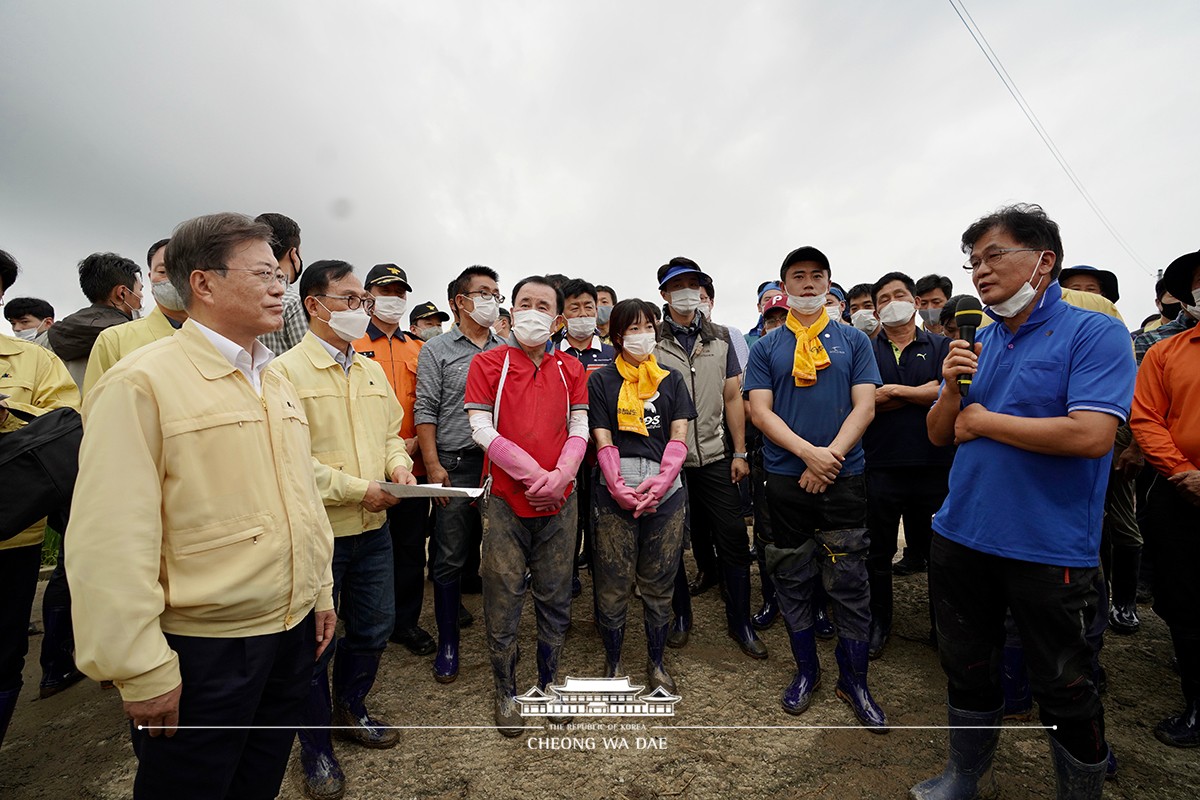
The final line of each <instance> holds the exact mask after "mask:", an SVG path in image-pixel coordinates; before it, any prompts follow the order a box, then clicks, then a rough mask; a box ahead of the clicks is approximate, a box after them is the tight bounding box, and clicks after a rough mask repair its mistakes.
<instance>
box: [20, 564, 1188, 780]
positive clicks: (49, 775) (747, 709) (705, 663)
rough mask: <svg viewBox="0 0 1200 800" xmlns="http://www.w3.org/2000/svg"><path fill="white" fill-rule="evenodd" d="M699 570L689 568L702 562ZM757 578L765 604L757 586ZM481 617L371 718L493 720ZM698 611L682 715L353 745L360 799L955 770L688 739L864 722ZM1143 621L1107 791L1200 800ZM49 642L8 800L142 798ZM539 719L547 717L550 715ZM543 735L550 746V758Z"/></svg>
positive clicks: (758, 740) (703, 605) (1029, 743)
mask: <svg viewBox="0 0 1200 800" xmlns="http://www.w3.org/2000/svg"><path fill="white" fill-rule="evenodd" d="M688 564H689V570H690V569H691V568H692V567H691V561H690V556H689V559H688ZM755 581H756V584H755V597H756V598H757V596H758V595H757V577H756V578H755ZM925 590H926V581H925V575H924V574H920V575H915V576H911V577H905V578H897V579H896V600H897V619H896V630H895V636H894V637H893V640H892V643H891V644H890V645H889V647H888V649H887V651H886V652H885V653H884V656H883V658H882V659H880V660H879V661H875V662H872V665H871V673H870V682H871V685H872V687H873V691H874V693H875V697H876V699H877V700H878V701H879V703H880V705H881V706H882V707H883V708H884V710H885V711H886V712H887V715H888V719H889V721H890V722H891V723H892V724H894V725H897V726H902V725H942V724H945V711H944V706H943V701H944V696H945V684H944V678H943V675H942V672H941V669H940V667H939V666H938V662H937V657H936V653H935V652H934V651H933V650H932V649H931V648H930V647H929V646H928V645H927V644H925V643H924V639H925V636H926V632H927V627H928V625H927V622H926V616H925V610H924V607H923V605H922V604H923V602H924V596H925ZM590 591H591V586H590V583H589V581H588V578H587V577H586V575H585V576H584V594H583V595H582V596H581V597H580V598H579V599H577V600H576V601H575V603H574V606H573V609H572V622H573V624H572V628H571V632H570V634H569V636H568V639H567V644H566V647H565V648H564V652H563V658H562V674H566V675H572V676H576V677H594V676H599V675H602V674H603V673H602V666H603V655H602V653H603V651H602V648H601V645H600V640H599V637H598V636H597V634H596V633H595V630H594V628H593V625H592V621H593V620H592V608H591V602H590V599H589V598H590ZM39 604H40V597H39ZM466 604H467V607H468V608H469V609H470V610H471V611H472V612H474V613H475V615H476V618H477V619H478V620H479V621H478V622H477V623H476V624H475V625H474V626H472V627H470V628H467V629H465V630H464V631H463V640H462V664H461V671H460V674H459V678H458V680H457V681H456V682H455V683H453V684H450V685H441V684H438V683H435V682H434V680H433V676H432V671H431V657H423V658H418V657H416V656H413V655H411V654H409V653H408V651H406V650H404V649H403V648H401V647H398V646H392V647H390V648H389V650H388V652H387V653H386V654H385V655H384V659H383V666H382V669H381V672H380V679H379V682H378V683H377V684H376V688H375V691H374V692H373V694H372V701H371V708H372V709H373V711H374V712H375V713H376V714H377V715H379V716H382V717H384V718H386V719H387V720H389V721H390V722H392V724H395V725H414V726H448V725H464V726H469V725H489V724H491V720H492V679H491V674H490V668H489V666H488V661H487V658H486V650H485V644H484V639H483V635H484V634H483V626H482V618H481V616H480V597H479V596H478V595H473V596H467V597H466ZM425 609H426V610H425V614H424V617H423V620H422V624H423V625H424V627H426V628H427V629H429V630H430V631H433V629H434V625H433V619H432V598H431V596H430V595H429V594H428V593H427V595H426V606H425ZM695 610H696V615H697V625H696V629H695V631H694V633H693V636H692V640H691V642H690V643H689V644H688V645H687V647H686V648H684V649H683V650H672V651H668V652H669V655H668V668H669V669H670V670H671V672H672V673H673V674H674V676H675V678H676V681H677V682H678V684H679V694H680V696H681V697H682V700H681V701H680V702H679V704H678V705H677V706H676V714H675V716H674V717H673V718H665V719H662V720H661V721H659V720H658V719H656V718H635V719H626V720H618V719H617V718H613V717H608V718H601V719H592V720H584V719H582V718H581V719H579V720H578V722H599V723H602V724H605V725H608V724H614V725H617V724H622V723H624V724H632V725H635V726H639V727H636V728H634V729H629V730H615V731H607V730H606V731H601V732H597V731H593V730H580V729H575V730H567V731H561V730H560V731H550V730H549V729H546V730H530V731H529V732H528V734H527V735H526V736H522V737H521V738H518V739H506V738H504V737H502V736H500V735H499V734H498V733H496V732H495V731H493V730H434V729H418V730H406V731H403V732H402V740H401V744H400V746H399V747H397V748H396V749H394V750H384V751H370V750H364V749H361V748H357V747H354V746H351V745H348V744H340V745H339V746H338V754H339V757H340V759H341V763H342V766H343V768H344V769H345V771H346V774H347V776H348V779H349V790H348V791H347V794H346V796H347V798H393V797H395V798H409V797H412V798H439V799H443V798H445V799H448V798H476V797H480V798H543V797H545V798H558V797H571V798H593V797H595V798H602V797H603V798H608V797H613V798H629V799H630V800H643V799H645V800H649V798H718V797H720V798H726V797H735V796H740V797H744V798H758V797H773V798H822V797H830V798H832V797H836V798H883V797H896V798H899V797H904V796H905V794H906V790H907V788H908V787H909V786H911V785H912V784H914V783H916V782H918V781H920V780H922V779H924V778H926V777H928V776H930V775H931V774H933V773H935V772H937V771H940V769H941V765H942V763H943V762H944V760H945V755H946V734H945V731H940V730H905V729H899V728H898V729H895V730H893V731H892V732H891V733H890V734H888V735H886V736H879V735H874V734H870V733H867V732H865V731H863V730H861V729H842V730H838V729H829V730H805V729H801V728H792V729H782V730H780V729H736V728H726V729H712V730H685V729H680V728H679V726H696V725H706V726H797V725H846V726H848V725H853V724H854V721H855V720H854V716H853V715H852V713H851V712H850V710H849V709H848V708H847V707H846V706H845V705H844V704H843V703H842V702H841V701H839V700H838V699H837V698H836V697H835V696H834V692H833V686H834V682H835V679H836V666H835V665H834V663H833V647H834V642H832V641H829V642H821V643H820V647H819V650H820V655H821V660H822V665H823V666H824V668H825V680H824V683H823V685H822V687H821V688H820V689H819V690H818V693H817V696H816V699H815V700H814V702H813V705H812V707H811V708H810V709H809V710H808V712H807V713H805V714H804V715H803V716H801V717H791V716H789V715H787V714H785V713H784V712H783V711H782V710H781V709H780V707H779V694H780V692H781V690H782V688H783V687H784V686H785V685H786V684H787V682H788V681H789V680H790V679H791V675H792V672H793V667H792V660H791V657H790V653H789V651H788V645H787V634H786V632H785V630H784V628H783V624H782V622H778V623H776V625H775V626H774V627H772V628H771V629H770V630H768V631H767V632H766V633H765V638H766V641H767V645H768V647H769V648H770V653H771V655H770V658H769V659H767V660H766V661H753V660H751V659H749V658H747V657H745V656H743V655H742V654H741V652H740V651H739V650H738V648H737V646H736V645H734V643H733V642H732V641H730V640H729V639H728V638H727V637H726V635H725V632H724V611H723V606H722V604H721V601H720V597H719V595H718V592H717V591H716V590H715V589H713V590H710V591H709V592H707V593H706V594H704V595H703V596H701V597H699V598H696V602H695ZM36 613H37V612H36V611H35V614H36ZM632 617H633V612H632V611H631V618H632ZM531 618H532V608H531V607H529V606H528V605H527V607H526V613H525V616H524V621H523V632H522V648H523V651H524V652H525V653H526V654H528V655H527V656H523V657H522V662H521V664H520V666H519V676H520V678H519V681H518V685H519V686H520V687H528V686H531V685H533V683H534V681H535V679H536V669H535V666H534V661H533V657H532V653H533V651H534V630H533V625H532V619H531ZM1142 620H1143V626H1142V630H1141V632H1139V633H1138V634H1137V635H1135V636H1131V637H1121V636H1114V635H1109V636H1108V637H1107V642H1106V646H1105V650H1104V656H1103V662H1104V664H1105V666H1106V667H1107V669H1108V674H1109V689H1108V693H1107V695H1106V696H1105V698H1104V700H1105V708H1106V711H1107V720H1108V737H1109V741H1110V742H1111V743H1112V745H1113V746H1114V748H1115V749H1116V752H1117V754H1118V756H1119V758H1120V772H1119V779H1118V780H1117V781H1116V782H1110V783H1109V784H1108V786H1107V787H1106V789H1105V797H1106V798H1195V797H1198V796H1200V751H1198V750H1177V749H1172V748H1169V747H1166V746H1164V745H1162V744H1159V742H1158V741H1157V740H1155V739H1154V737H1153V735H1152V732H1151V731H1152V728H1153V725H1154V724H1155V723H1156V722H1157V721H1158V720H1159V719H1161V718H1162V717H1163V716H1165V715H1166V714H1167V713H1168V712H1172V711H1176V710H1177V709H1178V707H1180V706H1181V704H1182V700H1181V696H1180V692H1179V681H1178V678H1177V677H1176V675H1175V674H1174V673H1173V672H1172V671H1171V670H1170V668H1169V666H1168V658H1169V656H1170V644H1169V639H1168V635H1167V631H1166V628H1165V626H1164V625H1163V624H1162V622H1161V620H1159V619H1158V618H1157V617H1155V616H1154V614H1153V613H1152V612H1150V611H1149V610H1145V609H1144V610H1143V615H1142ZM635 628H637V629H636V630H635ZM644 642H645V639H644V636H643V634H642V632H641V630H640V624H637V625H633V624H631V625H630V632H629V634H628V637H627V639H626V650H625V652H626V664H627V665H628V667H629V668H630V669H631V672H632V673H633V674H632V678H633V683H635V684H638V683H641V682H644V681H643V679H644V673H643V672H642V670H641V666H642V662H643V653H644ZM40 644H41V638H40V637H34V638H33V639H32V642H31V648H32V656H33V657H32V658H31V660H30V661H29V662H28V663H27V666H26V670H25V691H24V693H23V695H22V697H21V701H20V704H19V706H18V708H17V711H16V715H15V718H14V720H13V723H12V727H11V728H10V730H9V732H8V738H7V741H6V742H5V744H4V747H3V750H2V751H0V797H3V798H11V800H32V799H33V798H54V799H55V800H58V799H59V798H126V797H129V796H130V794H131V786H132V777H133V773H134V769H135V767H136V761H135V759H134V756H133V751H132V749H131V747H130V744H129V736H128V730H127V727H126V723H125V720H124V719H123V718H122V715H121V704H120V699H119V697H118V695H117V694H116V692H115V691H112V690H109V691H102V690H101V689H100V688H99V686H98V685H97V684H95V683H92V682H90V681H88V682H84V683H81V684H79V685H78V686H76V687H74V688H72V689H70V690H69V691H67V692H64V693H63V694H60V695H58V696H56V697H52V698H49V699H47V700H36V699H35V698H36V696H37V672H36V654H37V652H38V648H39V647H40ZM531 723H532V724H535V725H543V724H544V723H545V721H544V720H542V719H540V718H535V719H532V720H531ZM642 725H644V726H645V728H642V727H640V726H642ZM660 725H661V726H663V727H659V726H660ZM673 728H674V729H673ZM589 736H590V737H593V740H594V742H595V749H594V750H586V749H585V750H546V749H537V748H536V739H537V738H553V739H561V738H564V737H566V738H575V739H586V738H587V737H589ZM530 737H534V739H535V742H534V745H535V746H534V747H531V746H530V743H529V741H528V740H529V738H530ZM602 737H608V738H612V739H621V740H624V741H625V742H627V745H628V749H619V750H608V749H605V748H604V746H603V741H602ZM639 739H640V740H642V741H641V742H640V743H641V744H643V745H645V744H646V743H647V741H648V740H650V739H658V740H659V741H661V743H663V744H664V745H665V746H663V747H661V748H654V749H650V748H643V749H639V747H638V745H639ZM295 761H296V758H295V753H293V764H292V765H291V767H290V768H289V773H288V777H287V779H286V780H285V783H284V788H283V792H282V795H281V796H282V797H284V798H288V800H293V799H294V798H300V797H302V795H301V793H300V790H299V788H298V784H297V782H296V769H295V768H296V763H295ZM996 768H997V775H998V778H999V782H1000V795H999V796H1000V797H1001V798H1007V799H1008V800H1019V799H1020V798H1033V797H1039V798H1044V797H1053V796H1054V786H1053V775H1052V767H1051V764H1050V758H1049V751H1048V745H1047V743H1046V740H1045V735H1044V734H1043V733H1042V732H1041V731H1040V730H1037V729H1036V728H1025V729H1020V728H1013V729H1010V730H1006V731H1005V732H1004V734H1003V736H1002V737H1001V743H1000V748H999V751H998V754H997V762H996Z"/></svg>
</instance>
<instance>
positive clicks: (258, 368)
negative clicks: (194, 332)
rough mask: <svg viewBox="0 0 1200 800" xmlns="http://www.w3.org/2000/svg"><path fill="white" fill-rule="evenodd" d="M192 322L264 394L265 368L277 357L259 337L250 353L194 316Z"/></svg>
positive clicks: (257, 390) (255, 388) (256, 389)
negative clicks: (263, 376) (202, 323)
mask: <svg viewBox="0 0 1200 800" xmlns="http://www.w3.org/2000/svg"><path fill="white" fill-rule="evenodd" d="M192 324H193V325H195V326H196V327H197V328H199V329H200V332H201V333H203V334H204V338H206V339H208V340H209V341H210V342H212V345H213V347H215V348H217V352H219V353H220V354H221V355H223V356H225V358H226V359H227V360H228V361H229V363H230V364H232V365H233V368H234V369H236V370H237V371H238V372H240V373H242V374H243V375H245V376H246V380H248V381H250V385H251V386H253V387H254V391H256V392H258V393H259V394H262V374H263V370H265V369H266V368H267V365H268V364H270V363H271V359H273V358H274V357H275V354H274V353H272V352H271V351H270V350H268V349H267V348H266V346H264V345H263V343H262V342H260V341H258V340H257V339H255V340H254V351H253V352H252V353H248V352H246V348H244V347H242V346H241V345H240V344H238V343H237V342H234V341H232V340H230V339H227V338H225V337H224V336H222V335H221V334H219V333H217V332H216V331H214V330H213V329H212V328H207V327H205V326H204V325H201V324H200V323H199V322H197V321H196V320H195V318H192Z"/></svg>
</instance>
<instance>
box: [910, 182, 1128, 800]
mask: <svg viewBox="0 0 1200 800" xmlns="http://www.w3.org/2000/svg"><path fill="white" fill-rule="evenodd" d="M962 249H963V252H965V253H967V254H969V259H968V262H967V265H966V268H967V269H969V270H971V277H972V280H973V281H974V284H975V289H976V290H977V291H978V292H979V296H980V298H981V299H982V301H983V303H984V304H985V305H987V306H988V312H987V313H988V315H989V316H990V317H992V318H993V319H994V320H996V321H997V322H998V323H1000V324H997V325H990V326H988V327H986V328H984V329H983V330H981V331H980V332H979V335H978V343H977V344H976V345H975V347H974V352H972V350H971V349H970V348H968V346H967V343H966V342H964V341H961V340H956V341H955V342H953V343H952V344H951V349H950V355H949V356H948V357H947V358H946V361H945V364H944V366H943V368H942V377H943V379H944V380H945V383H944V385H943V387H942V391H941V394H940V395H939V397H938V400H937V402H936V403H935V404H934V406H933V409H932V410H931V411H930V413H929V419H928V428H929V438H930V440H931V441H932V442H933V443H934V444H936V445H943V446H944V445H949V444H951V443H957V444H958V451H957V453H956V455H955V459H954V466H953V467H952V468H951V470H950V494H949V496H948V497H947V498H946V502H945V504H944V505H943V506H942V508H941V510H939V511H938V513H937V516H936V517H935V518H934V520H933V529H934V531H935V534H936V535H935V536H934V538H933V543H932V545H931V547H930V568H929V583H930V591H931V594H932V597H933V603H934V609H935V611H936V616H937V626H938V648H939V654H940V656H941V662H942V669H943V670H945V672H946V676H947V678H948V683H949V690H948V706H949V717H950V724H951V726H952V727H951V730H950V761H949V763H948V765H947V766H946V769H945V771H944V772H943V773H942V774H941V775H939V776H937V777H934V778H931V779H930V780H927V781H925V782H924V783H921V784H919V785H917V786H915V787H913V789H912V796H913V797H917V798H924V797H950V796H954V797H970V796H975V794H974V793H975V792H976V791H986V790H987V789H988V788H989V787H988V786H980V785H978V784H979V783H980V782H981V780H986V781H987V782H988V783H990V782H991V777H990V776H991V762H992V756H993V754H994V753H995V749H996V743H997V741H998V740H999V737H1000V732H999V727H998V726H999V725H1000V721H1001V719H1002V717H1003V713H1004V702H1003V695H1002V692H1001V687H1000V670H999V664H1000V649H1001V646H1002V645H1003V643H1004V617H1005V611H1006V609H1011V611H1012V615H1013V618H1014V619H1015V620H1016V624H1017V629H1018V631H1019V632H1020V635H1021V641H1022V642H1023V643H1024V645H1025V655H1026V659H1027V662H1028V664H1029V668H1030V670H1029V671H1030V683H1031V684H1032V689H1033V695H1034V698H1035V699H1036V700H1037V701H1038V705H1039V707H1040V709H1041V720H1042V723H1043V724H1044V725H1046V726H1047V729H1048V733H1049V734H1050V744H1051V747H1050V750H1051V755H1052V757H1053V760H1054V766H1055V772H1056V774H1057V779H1058V787H1059V788H1058V792H1059V794H1058V796H1059V797H1095V798H1099V797H1100V795H1101V790H1102V787H1103V785H1104V772H1105V766H1106V762H1107V758H1108V745H1107V744H1106V743H1105V740H1104V708H1103V706H1102V705H1101V702H1100V695H1099V693H1098V691H1097V687H1096V685H1095V684H1094V682H1093V679H1092V666H1091V661H1092V649H1091V647H1090V646H1089V645H1088V643H1087V641H1086V640H1085V638H1084V632H1085V631H1086V630H1087V629H1088V627H1089V625H1090V624H1091V622H1092V620H1093V618H1094V617H1095V615H1096V613H1097V608H1098V605H1099V596H1098V593H1097V591H1096V582H1095V579H1096V572H1097V568H1098V563H1099V551H1100V531H1101V527H1102V524H1103V515H1104V490H1105V485H1106V483H1107V478H1108V468H1109V461H1110V458H1111V450H1112V445H1113V438H1114V436H1115V434H1116V430H1117V425H1118V424H1119V423H1120V422H1121V421H1122V420H1124V419H1125V418H1126V416H1127V415H1128V413H1129V404H1130V401H1131V399H1132V396H1133V378H1134V367H1133V363H1132V362H1131V361H1130V359H1129V334H1128V333H1127V332H1126V331H1125V328H1124V327H1123V326H1122V325H1121V323H1120V322H1118V321H1117V320H1115V319H1112V318H1111V317H1108V316H1105V315H1103V314H1097V313H1094V312H1090V311H1084V310H1083V309H1079V308H1075V307H1073V306H1070V305H1068V304H1067V303H1065V302H1063V300H1062V290H1061V289H1060V288H1059V285H1058V282H1057V281H1056V280H1055V279H1056V278H1057V276H1058V273H1059V270H1060V265H1061V263H1062V252H1063V251H1062V240H1061V238H1060V237H1059V232H1058V225H1057V224H1055V223H1054V222H1053V221H1052V220H1051V219H1050V218H1049V217H1047V216H1046V213H1045V212H1044V211H1043V210H1042V209H1041V208H1040V207H1039V206H1036V205H1016V206H1010V207H1007V208H1003V209H1000V210H999V211H997V212H996V213H994V214H991V215H989V216H987V217H984V218H982V219H980V220H979V221H977V222H975V223H974V224H973V225H971V227H969V228H968V229H967V230H966V232H965V233H963V236H962ZM963 375H968V376H971V383H970V385H969V387H970V388H969V393H968V394H967V396H964V395H963V392H962V390H961V389H960V388H959V385H958V383H957V380H958V378H959V377H960V376H963Z"/></svg>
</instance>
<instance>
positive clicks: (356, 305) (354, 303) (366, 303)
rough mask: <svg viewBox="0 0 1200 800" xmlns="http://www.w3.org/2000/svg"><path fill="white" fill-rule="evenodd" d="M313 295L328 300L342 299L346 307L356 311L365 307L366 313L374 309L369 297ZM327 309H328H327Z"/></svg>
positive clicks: (373, 302) (373, 303)
mask: <svg viewBox="0 0 1200 800" xmlns="http://www.w3.org/2000/svg"><path fill="white" fill-rule="evenodd" d="M312 296H313V297H324V298H327V299H329V300H342V301H344V302H345V303H346V308H348V309H350V310H351V311H358V310H359V309H360V308H362V309H365V310H366V312H367V313H368V314H370V313H371V312H373V311H374V310H375V301H374V300H373V299H372V298H370V297H366V298H363V297H359V296H358V295H355V294H345V295H342V294H314V295H312ZM327 310H328V309H327Z"/></svg>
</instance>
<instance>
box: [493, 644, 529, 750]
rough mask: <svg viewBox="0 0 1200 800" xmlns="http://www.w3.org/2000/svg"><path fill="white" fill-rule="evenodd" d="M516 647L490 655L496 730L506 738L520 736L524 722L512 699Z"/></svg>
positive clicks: (515, 693) (516, 656)
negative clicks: (494, 695)
mask: <svg viewBox="0 0 1200 800" xmlns="http://www.w3.org/2000/svg"><path fill="white" fill-rule="evenodd" d="M519 655H520V654H519V653H518V651H517V646H516V645H515V644H514V645H512V646H511V647H509V648H508V649H507V650H504V651H502V652H499V653H495V652H493V653H492V654H491V661H492V678H493V679H494V680H495V682H496V728H497V730H499V731H500V733H501V734H503V735H504V736H507V737H508V738H510V739H511V738H513V737H514V736H520V735H521V730H522V727H523V726H524V725H525V722H524V721H523V720H522V719H521V709H520V707H519V706H518V705H517V701H516V700H514V699H513V698H515V697H516V695H517V659H518V657H519Z"/></svg>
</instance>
